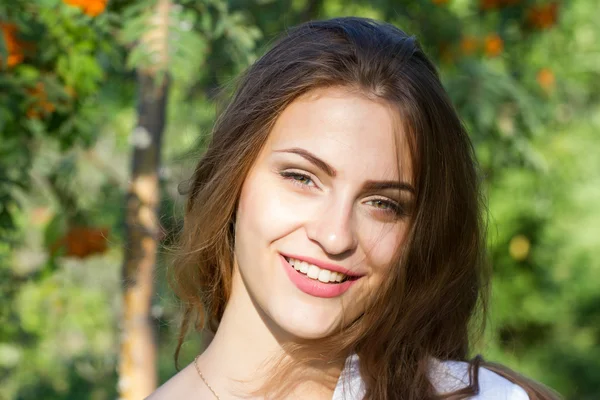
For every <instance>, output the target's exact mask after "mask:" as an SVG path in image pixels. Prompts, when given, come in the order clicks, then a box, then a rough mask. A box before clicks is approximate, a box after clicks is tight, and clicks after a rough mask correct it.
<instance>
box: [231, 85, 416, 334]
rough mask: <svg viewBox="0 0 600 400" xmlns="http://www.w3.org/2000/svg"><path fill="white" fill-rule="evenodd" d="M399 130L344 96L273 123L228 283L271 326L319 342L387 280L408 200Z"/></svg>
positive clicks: (377, 106) (244, 205) (354, 96)
mask: <svg viewBox="0 0 600 400" xmlns="http://www.w3.org/2000/svg"><path fill="white" fill-rule="evenodd" d="M399 130H400V124H399V122H398V119H397V117H396V116H395V115H394V112H393V108H392V107H390V106H389V105H388V104H386V103H383V102H376V101H373V100H370V99H368V98H367V97H365V96H364V95H362V94H360V93H356V92H351V91H349V90H347V89H344V88H323V89H317V90H313V91H311V92H309V93H307V94H305V95H304V96H302V97H300V98H299V99H297V100H295V101H294V102H293V103H292V104H290V105H289V106H288V107H287V108H286V109H285V110H284V111H283V112H282V114H281V115H280V116H279V118H278V119H277V121H276V123H275V125H274V127H273V130H272V131H271V133H270V136H269V139H268V141H267V143H266V145H265V146H264V148H263V149H262V150H261V152H260V154H259V155H258V157H257V159H256V161H255V163H254V165H253V167H252V168H251V170H250V172H249V174H248V176H247V178H246V180H245V182H244V185H243V188H242V192H241V195H240V199H239V206H238V210H237V219H236V232H235V258H236V271H235V273H236V274H237V273H238V272H239V274H240V277H241V281H242V282H243V284H242V285H241V286H243V288H244V289H243V290H246V291H247V292H248V294H249V296H250V298H251V299H252V302H253V304H254V305H255V306H256V307H258V309H259V312H260V313H261V315H263V316H264V317H265V318H266V320H267V322H268V323H269V324H272V325H273V326H275V327H277V328H278V329H283V331H284V332H286V333H287V334H291V335H292V336H294V337H297V338H304V339H309V338H312V339H315V338H321V337H324V336H327V335H329V334H331V333H334V332H335V331H336V330H339V329H340V328H342V327H344V326H347V325H348V324H350V323H351V322H352V321H354V320H355V319H356V318H358V317H359V316H360V315H361V314H362V313H363V312H364V310H365V307H366V306H367V304H368V303H369V300H370V298H371V297H372V296H373V294H374V293H376V292H377V291H378V290H379V289H380V287H381V285H382V283H383V282H384V280H385V279H387V278H388V276H389V274H390V262H391V261H392V258H393V257H394V254H395V251H396V249H397V248H398V246H399V244H400V243H401V242H402V241H403V239H404V235H405V231H406V227H407V223H408V213H409V212H410V209H411V204H412V202H413V201H414V197H413V194H412V187H413V182H412V172H411V165H410V155H409V150H408V146H407V143H406V141H405V137H404V135H403V134H402V133H401V132H399ZM234 290H236V289H235V286H234ZM240 290H241V289H240Z"/></svg>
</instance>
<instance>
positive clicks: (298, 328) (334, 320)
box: [271, 311, 341, 340]
mask: <svg viewBox="0 0 600 400" xmlns="http://www.w3.org/2000/svg"><path fill="white" fill-rule="evenodd" d="M307 314H308V315H307ZM310 314H311V313H310V312H308V313H298V312H289V311H288V312H284V311H281V312H276V313H271V316H272V319H273V322H274V324H275V325H277V326H278V328H279V329H281V330H282V331H283V332H285V333H286V334H287V335H289V336H291V337H293V338H296V339H298V340H314V339H321V338H324V337H327V336H329V335H331V334H332V333H334V332H336V331H339V329H340V328H341V323H340V321H341V318H339V316H335V317H332V316H331V315H316V313H312V314H313V315H310Z"/></svg>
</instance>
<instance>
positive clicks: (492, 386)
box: [430, 360, 529, 400]
mask: <svg viewBox="0 0 600 400" xmlns="http://www.w3.org/2000/svg"><path fill="white" fill-rule="evenodd" d="M469 368H470V365H469V363H467V362H463V361H439V360H434V362H433V366H432V368H431V375H430V379H431V381H432V383H433V385H434V386H435V388H436V389H437V390H438V392H440V393H449V392H453V391H456V390H459V389H462V388H464V387H466V386H468V385H469V382H470V379H469ZM478 383H479V394H478V395H477V396H474V397H473V399H475V400H528V399H529V396H527V393H526V392H525V390H523V388H521V387H520V386H519V385H516V384H514V383H512V382H511V381H509V380H508V379H506V378H504V377H502V376H500V375H498V374H497V373H495V372H492V371H490V370H489V369H487V368H485V367H480V368H479V371H478Z"/></svg>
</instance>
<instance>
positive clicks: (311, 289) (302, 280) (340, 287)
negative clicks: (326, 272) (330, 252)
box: [279, 254, 360, 298]
mask: <svg viewBox="0 0 600 400" xmlns="http://www.w3.org/2000/svg"><path fill="white" fill-rule="evenodd" d="M279 258H280V259H281V264H282V266H283V268H284V270H285V272H286V273H287V275H288V277H289V278H290V280H291V281H292V283H293V284H294V285H295V286H296V287H297V288H298V289H300V291H302V292H304V293H306V294H309V295H311V296H315V297H322V298H332V297H337V296H341V295H342V294H344V293H345V292H346V291H347V290H348V289H350V287H351V286H352V285H354V283H356V282H357V281H358V279H360V277H352V279H348V280H345V281H343V282H339V283H338V282H331V279H329V281H328V282H327V283H325V282H323V281H322V280H324V278H322V279H321V280H319V278H318V277H316V278H310V277H309V276H307V274H306V273H303V272H300V271H297V270H296V269H295V268H294V267H293V266H292V265H291V264H290V263H289V262H288V261H287V260H286V258H285V257H284V256H283V255H281V254H280V255H279ZM307 272H310V270H309V271H307ZM321 275H323V274H321ZM312 276H315V275H314V270H313V273H312Z"/></svg>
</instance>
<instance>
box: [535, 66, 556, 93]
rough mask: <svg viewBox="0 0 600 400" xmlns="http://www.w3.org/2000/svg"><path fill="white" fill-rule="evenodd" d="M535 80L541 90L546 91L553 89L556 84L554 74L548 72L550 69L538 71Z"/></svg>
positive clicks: (550, 71)
mask: <svg viewBox="0 0 600 400" xmlns="http://www.w3.org/2000/svg"><path fill="white" fill-rule="evenodd" d="M536 79H537V81H538V83H539V85H540V86H541V87H542V89H544V90H546V91H550V90H552V88H554V83H555V82H556V78H555V76H554V73H553V72H552V70H550V68H542V69H540V70H539V71H538V73H537V77H536Z"/></svg>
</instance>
